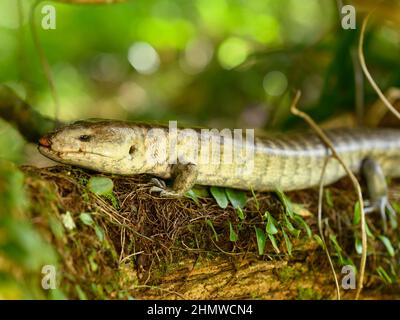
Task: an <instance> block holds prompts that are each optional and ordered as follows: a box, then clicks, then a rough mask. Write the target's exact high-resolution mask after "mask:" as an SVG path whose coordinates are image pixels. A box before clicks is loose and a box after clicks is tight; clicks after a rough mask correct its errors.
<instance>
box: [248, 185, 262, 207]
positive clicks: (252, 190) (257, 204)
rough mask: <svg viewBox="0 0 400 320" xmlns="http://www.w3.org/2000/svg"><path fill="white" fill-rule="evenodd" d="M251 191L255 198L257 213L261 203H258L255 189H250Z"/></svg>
mask: <svg viewBox="0 0 400 320" xmlns="http://www.w3.org/2000/svg"><path fill="white" fill-rule="evenodd" d="M250 189H251V194H252V195H253V198H254V202H255V205H256V209H257V211H258V210H260V203H259V202H258V199H257V197H256V194H255V193H254V189H253V188H250Z"/></svg>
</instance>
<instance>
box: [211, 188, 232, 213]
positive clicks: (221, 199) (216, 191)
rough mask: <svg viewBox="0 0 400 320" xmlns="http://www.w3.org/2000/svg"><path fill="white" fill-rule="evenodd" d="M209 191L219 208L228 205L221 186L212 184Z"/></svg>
mask: <svg viewBox="0 0 400 320" xmlns="http://www.w3.org/2000/svg"><path fill="white" fill-rule="evenodd" d="M210 192H211V194H212V195H213V197H214V199H215V200H216V201H217V203H218V205H219V207H220V208H222V209H225V208H226V207H227V206H228V198H227V197H226V193H225V191H224V189H223V188H220V187H214V186H213V187H211V188H210Z"/></svg>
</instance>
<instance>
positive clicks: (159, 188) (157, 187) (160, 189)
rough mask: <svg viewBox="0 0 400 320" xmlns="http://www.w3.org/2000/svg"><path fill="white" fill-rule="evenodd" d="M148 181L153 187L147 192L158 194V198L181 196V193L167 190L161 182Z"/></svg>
mask: <svg viewBox="0 0 400 320" xmlns="http://www.w3.org/2000/svg"><path fill="white" fill-rule="evenodd" d="M150 181H151V183H152V184H154V186H152V187H151V188H150V190H149V191H150V193H159V195H160V197H165V198H178V197H181V196H182V195H181V193H179V192H176V191H174V190H172V189H169V188H167V186H166V184H165V182H164V181H163V180H160V179H157V178H152V179H151V180H150Z"/></svg>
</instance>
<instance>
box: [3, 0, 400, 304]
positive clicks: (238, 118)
mask: <svg viewBox="0 0 400 320" xmlns="http://www.w3.org/2000/svg"><path fill="white" fill-rule="evenodd" d="M34 2H35V1H34V0H0V83H3V84H6V85H9V86H10V87H12V88H13V89H14V90H16V91H17V92H18V94H19V95H20V96H21V97H22V98H23V99H25V100H26V101H28V102H29V103H30V104H31V105H33V106H34V107H35V108H36V109H37V110H38V111H39V112H41V113H43V114H44V115H48V116H51V117H54V116H55V115H56V114H57V112H56V110H55V107H54V102H53V100H52V96H51V92H50V90H49V86H48V83H47V80H46V78H45V76H44V71H43V69H42V67H41V64H40V59H39V54H38V49H37V48H36V47H35V45H34V43H33V40H32V34H31V27H30V24H29V16H30V14H31V11H32V10H33V4H34ZM372 2H373V1H372ZM390 3H391V6H392V8H393V10H397V11H399V9H398V8H399V5H400V3H399V1H392V2H390ZM18 4H20V7H19V6H18ZM45 5H53V6H54V7H55V9H56V29H55V30H44V29H43V28H42V27H41V22H42V19H43V17H44V15H45V14H43V13H42V9H43V7H44V6H45ZM34 13H35V15H34V17H35V19H34V23H35V25H36V30H37V33H38V36H39V39H40V43H41V45H42V48H43V50H44V53H45V56H46V58H47V59H48V61H49V64H50V67H51V71H52V74H53V76H54V82H55V87H56V90H57V94H58V96H59V98H60V110H59V113H58V115H59V117H60V120H63V121H69V120H74V119H79V118H87V117H103V118H119V119H129V120H136V119H137V120H169V119H172V120H178V121H179V122H185V123H188V124H195V125H207V126H211V127H217V128H223V127H250V128H264V129H271V130H285V129H290V128H292V127H293V126H297V125H299V124H301V121H300V120H298V119H295V118H293V117H291V116H290V115H289V111H288V108H289V103H290V101H291V97H292V90H293V89H301V90H302V93H303V95H302V100H301V107H302V108H304V109H306V110H307V112H308V113H310V114H311V115H312V116H313V117H314V118H315V119H317V120H325V119H328V118H329V117H332V116H333V115H336V114H339V113H341V112H346V111H351V112H353V111H354V109H355V95H356V87H355V73H356V72H359V71H357V68H355V67H354V66H355V58H354V55H355V53H356V49H357V42H358V37H359V29H360V28H359V27H358V28H357V30H344V29H342V28H341V26H340V15H339V12H338V10H337V2H336V1H333V0H307V1H302V0H280V1H276V0H249V1H245V0H190V1H188V0H146V1H143V0H132V1H129V0H128V1H127V2H125V3H120V4H113V5H72V4H66V3H60V2H57V1H42V2H40V3H39V5H38V6H37V7H36V9H35V12H34ZM363 14H364V13H361V12H358V15H357V25H358V26H360V24H361V19H362V16H363ZM399 53H400V33H399V28H398V25H396V23H389V22H388V21H385V19H382V16H381V17H380V19H377V20H375V21H372V22H371V24H370V25H369V27H368V31H367V34H366V39H365V55H366V60H367V63H368V65H369V68H370V70H371V72H372V74H373V75H374V78H375V80H376V81H377V82H378V84H379V85H380V86H381V88H382V89H383V91H385V90H386V89H388V88H389V87H393V86H398V87H400V73H399V72H397V71H396V70H399V69H400V60H399ZM363 88H364V90H363V92H362V94H363V96H364V98H365V104H366V105H368V104H371V103H372V102H374V101H375V100H376V95H375V93H374V92H373V91H372V89H371V88H370V86H369V85H368V84H365V85H364V86H363ZM23 149H24V141H23V139H22V137H21V136H20V135H19V133H18V132H17V131H16V130H15V129H13V128H12V126H11V125H9V124H7V123H6V122H4V121H2V120H0V203H1V206H0V299H1V298H43V297H45V296H46V293H45V292H44V291H42V290H41V289H40V286H39V284H40V278H41V267H42V266H43V265H47V264H56V263H57V256H56V254H55V252H54V251H53V249H52V248H51V247H50V246H49V245H48V244H47V243H46V241H45V240H43V239H42V238H41V237H40V236H39V234H38V233H37V231H36V230H35V228H34V227H33V226H32V224H31V223H30V222H29V221H31V218H32V217H26V216H25V213H26V212H29V210H27V208H28V206H29V204H28V203H27V201H26V198H25V190H24V186H23V175H22V173H21V172H20V171H19V170H18V169H17V168H16V167H15V166H14V165H13V164H12V162H14V163H17V164H21V163H24V162H25V160H26V159H25V153H24V150H23ZM211 192H212V194H213V195H214V197H216V198H217V199H219V198H221V197H222V196H223V197H222V198H221V199H222V200H223V201H222V200H221V201H220V202H219V203H220V205H221V203H222V202H224V203H223V204H224V205H225V202H226V204H227V201H228V200H227V198H226V195H225V194H223V195H221V192H220V190H217V189H211ZM228 196H229V195H228ZM228 198H229V199H230V200H231V201H232V199H231V198H230V197H228ZM209 222H210V221H209ZM50 225H52V224H51V219H50ZM210 226H211V227H212V224H211V222H210ZM60 228H62V226H61V227H59V229H58V230H61V229H60ZM212 228H213V227H212ZM259 231H260V230H258V229H256V230H255V232H256V233H257V241H258V248H259V251H260V253H262V252H263V251H264V247H265V241H266V240H265V234H264V232H262V233H260V232H259ZM96 232H97V231H96ZM99 234H100V233H99ZM233 235H234V231H233V230H232V239H234V238H235V237H233ZM285 239H286V238H285ZM288 250H289V249H288ZM290 250H291V249H290ZM76 289H77V291H79V292H82V294H80V295H84V293H83V291H82V290H81V289H80V287H79V286H78V287H77V288H76ZM52 294H53V295H55V296H56V297H61V296H62V295H61V293H60V292H56V291H52Z"/></svg>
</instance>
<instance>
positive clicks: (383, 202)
mask: <svg viewBox="0 0 400 320" xmlns="http://www.w3.org/2000/svg"><path fill="white" fill-rule="evenodd" d="M365 204H366V207H365V208H364V211H365V213H371V212H374V211H379V213H380V215H381V220H382V228H383V232H385V233H386V231H387V220H388V219H387V213H388V214H389V220H390V224H391V226H392V228H394V229H395V228H397V217H396V211H395V210H394V209H393V207H392V205H391V204H390V202H389V200H388V198H387V197H386V196H385V197H381V198H379V199H378V200H376V201H375V202H374V203H371V202H370V201H366V202H365Z"/></svg>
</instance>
